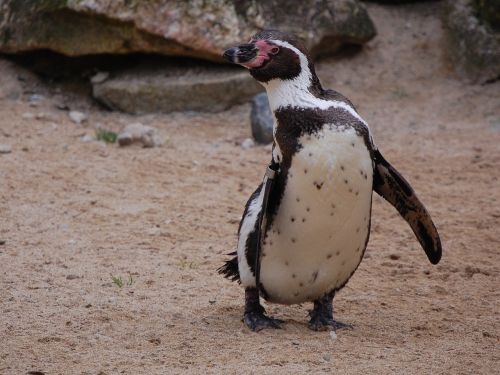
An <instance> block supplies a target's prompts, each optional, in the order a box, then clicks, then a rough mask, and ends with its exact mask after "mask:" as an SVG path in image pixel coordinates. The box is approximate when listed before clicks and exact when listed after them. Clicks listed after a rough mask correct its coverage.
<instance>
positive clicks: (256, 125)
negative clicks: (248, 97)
mask: <svg viewBox="0 0 500 375" xmlns="http://www.w3.org/2000/svg"><path fill="white" fill-rule="evenodd" d="M250 123H251V125H252V136H253V138H254V139H255V141H256V142H258V143H262V144H268V143H271V142H272V141H273V123H274V120H273V114H272V113H271V108H269V101H268V100H267V94H266V93H265V92H263V93H260V94H257V95H255V96H254V98H253V100H252V111H251V112H250Z"/></svg>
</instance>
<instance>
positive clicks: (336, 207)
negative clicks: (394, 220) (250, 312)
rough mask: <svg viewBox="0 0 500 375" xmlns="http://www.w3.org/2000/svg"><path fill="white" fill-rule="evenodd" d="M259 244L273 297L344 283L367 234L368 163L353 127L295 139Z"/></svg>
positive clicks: (300, 296) (303, 297) (284, 298)
mask: <svg viewBox="0 0 500 375" xmlns="http://www.w3.org/2000/svg"><path fill="white" fill-rule="evenodd" d="M299 142H300V144H302V146H303V147H302V149H301V150H300V151H299V152H297V153H296V154H295V155H294V156H293V159H292V164H291V167H290V170H289V174H288V180H287V184H286V187H285V192H284V195H283V198H282V201H281V204H280V206H279V209H278V212H277V214H276V217H275V219H274V221H273V223H272V226H271V228H270V230H269V232H268V234H267V237H266V240H265V242H264V245H263V248H262V252H263V258H262V263H261V276H260V277H261V282H262V284H263V286H264V288H265V289H266V291H267V293H268V294H269V299H270V300H271V301H274V302H279V303H300V302H304V301H310V300H314V299H316V298H319V297H321V296H322V295H324V294H325V293H327V292H329V291H331V290H333V289H335V288H336V287H340V286H341V285H343V284H344V283H345V282H346V281H347V280H348V278H349V277H350V275H351V274H352V272H354V270H355V269H356V267H357V266H358V265H359V262H360V261H361V257H362V254H363V251H364V249H365V244H366V240H367V236H368V230H369V223H370V210H371V196H372V182H373V181H372V180H373V175H372V173H373V166H372V160H371V157H370V154H369V152H368V150H367V148H366V146H365V144H364V142H363V139H362V138H361V137H360V136H359V135H358V134H357V133H356V132H355V130H354V129H352V128H341V129H338V128H335V127H334V126H326V127H325V128H324V130H322V131H321V132H319V133H318V134H316V135H312V136H309V135H306V136H303V137H302V138H301V139H300V140H299Z"/></svg>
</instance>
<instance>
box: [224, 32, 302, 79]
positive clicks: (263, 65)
mask: <svg viewBox="0 0 500 375" xmlns="http://www.w3.org/2000/svg"><path fill="white" fill-rule="evenodd" d="M223 57H224V58H225V59H226V60H228V61H230V62H232V63H234V64H239V65H242V66H244V67H245V68H247V69H249V71H250V74H251V75H252V76H253V77H254V78H255V79H256V80H257V81H259V82H261V83H264V84H265V83H268V82H269V81H271V80H283V81H284V80H292V79H294V78H297V77H298V76H299V75H300V74H301V72H303V71H304V70H308V71H310V70H312V63H311V60H310V58H309V54H308V52H307V50H306V48H305V47H304V45H303V44H302V43H301V42H300V40H299V39H298V38H297V37H295V36H294V35H291V34H288V33H285V32H282V31H278V30H264V31H261V32H258V33H257V34H255V35H254V36H253V37H252V39H251V40H250V41H249V42H248V43H244V44H241V45H239V46H236V47H233V48H229V49H227V50H226V51H224V54H223Z"/></svg>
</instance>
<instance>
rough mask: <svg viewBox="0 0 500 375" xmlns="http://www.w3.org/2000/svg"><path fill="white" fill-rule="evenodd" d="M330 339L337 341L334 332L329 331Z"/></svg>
mask: <svg viewBox="0 0 500 375" xmlns="http://www.w3.org/2000/svg"><path fill="white" fill-rule="evenodd" d="M330 338H331V339H332V340H337V334H336V333H335V331H330Z"/></svg>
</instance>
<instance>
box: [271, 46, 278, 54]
mask: <svg viewBox="0 0 500 375" xmlns="http://www.w3.org/2000/svg"><path fill="white" fill-rule="evenodd" d="M279 51H280V48H279V47H278V46H273V47H272V48H271V49H270V50H269V53H270V54H272V55H276V54H277V53H278V52H279Z"/></svg>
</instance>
